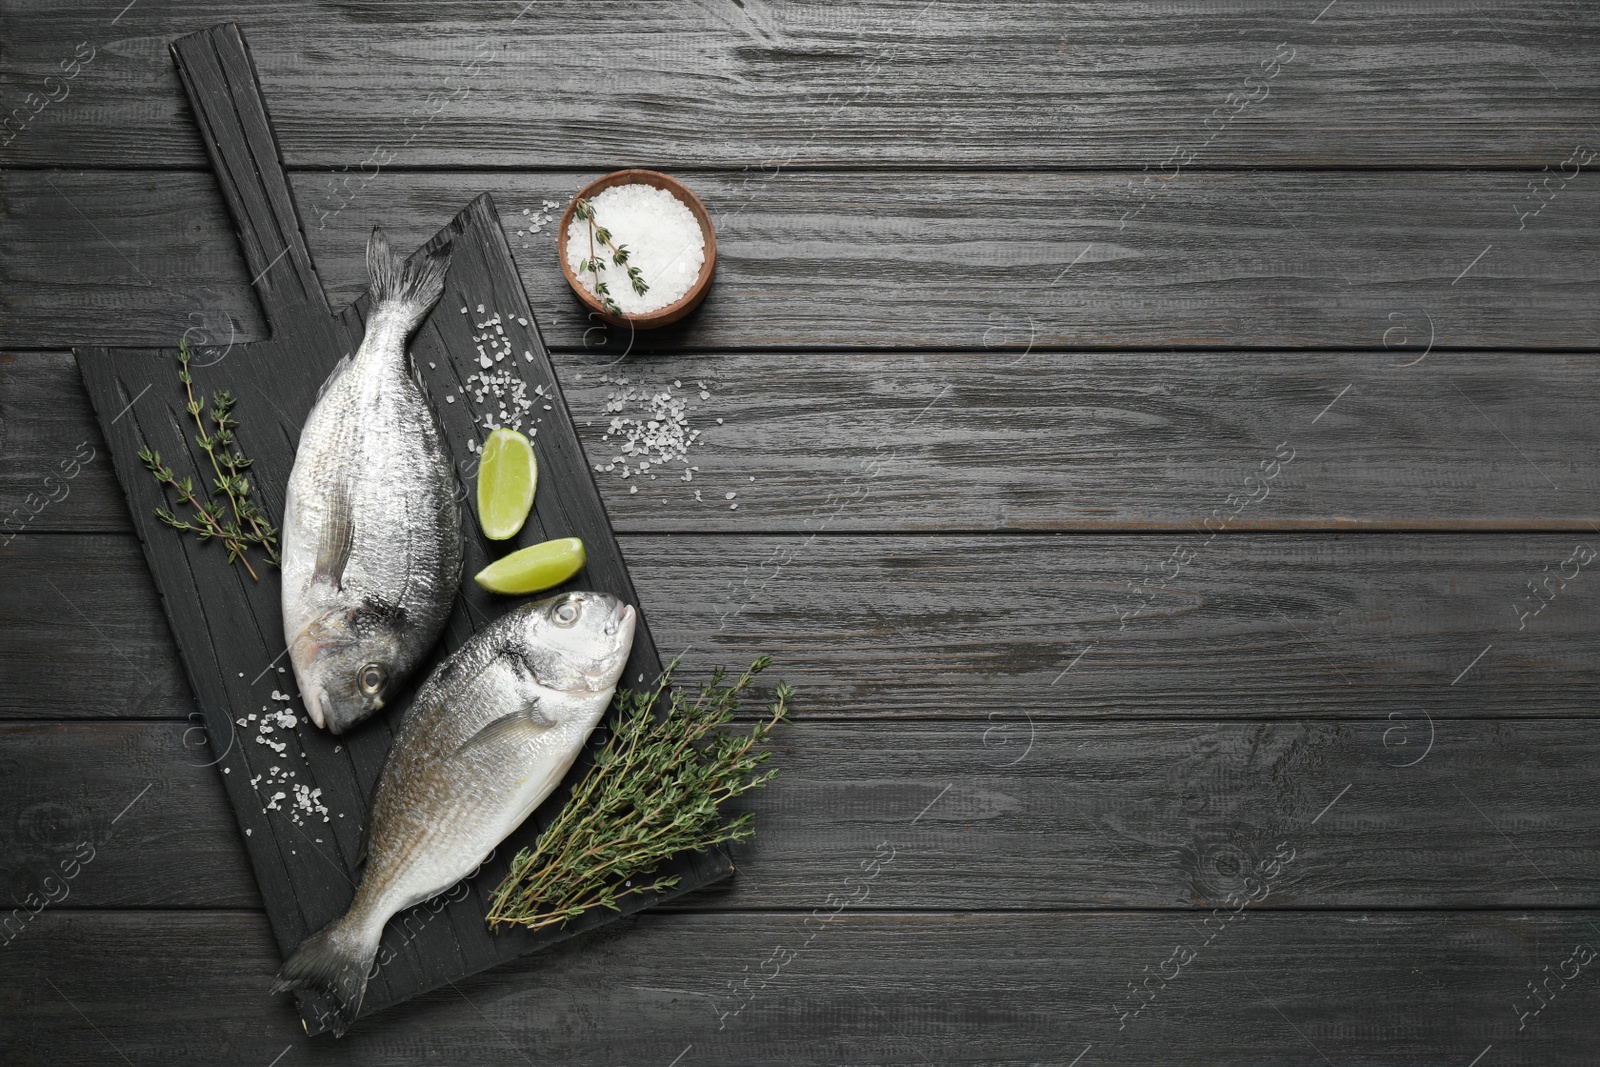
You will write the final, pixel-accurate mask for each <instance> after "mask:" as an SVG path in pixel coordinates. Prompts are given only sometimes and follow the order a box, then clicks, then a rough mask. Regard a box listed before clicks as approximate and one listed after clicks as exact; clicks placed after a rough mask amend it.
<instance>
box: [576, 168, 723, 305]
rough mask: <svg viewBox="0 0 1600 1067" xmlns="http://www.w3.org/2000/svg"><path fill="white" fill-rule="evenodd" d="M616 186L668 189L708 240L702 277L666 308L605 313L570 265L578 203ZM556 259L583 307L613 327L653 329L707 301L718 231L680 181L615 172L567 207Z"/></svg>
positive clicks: (635, 172) (643, 173)
mask: <svg viewBox="0 0 1600 1067" xmlns="http://www.w3.org/2000/svg"><path fill="white" fill-rule="evenodd" d="M614 185H649V186H653V187H655V188H657V189H665V190H666V191H667V192H669V193H671V194H672V195H673V196H675V197H677V198H678V199H679V200H681V201H683V203H684V205H685V206H686V207H688V209H689V210H690V211H691V212H692V213H693V214H694V217H695V220H696V221H697V222H699V223H700V232H701V233H703V234H705V238H706V258H705V262H704V263H702V264H701V265H700V276H699V277H698V278H696V279H695V280H694V284H693V285H691V286H690V287H689V291H688V292H687V293H684V294H683V295H682V296H681V297H679V298H678V299H677V300H674V301H673V302H672V303H670V304H668V305H667V306H666V307H664V308H657V309H656V310H655V311H650V312H646V313H644V314H641V315H626V314H625V315H621V316H617V315H613V314H611V313H610V312H608V311H606V310H605V307H604V306H603V305H602V304H601V303H600V298H599V297H597V296H595V295H594V294H593V293H591V292H589V290H587V289H585V288H584V287H583V283H582V282H580V281H578V277H577V275H575V274H574V273H573V272H572V268H571V267H570V266H569V265H568V264H567V228H568V227H569V226H570V225H571V224H572V213H573V209H574V207H575V206H576V203H577V201H578V200H580V199H583V200H587V199H589V198H590V197H592V196H594V195H596V194H597V193H599V192H601V191H602V190H605V189H609V188H611V187H612V186H614ZM556 258H557V259H559V260H560V261H561V273H562V274H564V275H566V278H567V284H568V285H570V286H572V291H573V293H575V294H577V297H578V300H579V301H581V302H582V304H583V305H584V307H586V308H588V309H589V310H590V311H592V312H594V313H595V314H596V315H599V316H600V317H601V318H602V319H604V320H605V321H606V322H609V323H611V324H612V325H613V326H631V327H633V328H634V329H636V330H653V329H655V328H656V327H658V326H665V325H667V324H668V323H672V322H677V321H678V320H679V319H681V318H683V317H684V316H685V315H687V314H689V312H691V311H693V310H694V309H695V308H697V307H699V306H700V301H702V300H704V299H705V298H706V290H707V289H709V288H711V275H712V274H713V273H714V272H715V271H716V269H717V232H716V230H714V229H712V227H711V216H710V214H709V213H707V211H706V206H705V205H704V204H702V203H701V202H700V198H699V197H698V196H695V195H694V193H692V192H690V191H689V187H688V186H686V185H684V184H683V183H682V182H680V181H679V180H678V179H676V178H674V177H672V176H670V175H667V174H662V173H661V172H660V171H657V170H639V169H632V170H618V171H612V172H611V173H610V174H607V175H606V176H605V177H603V178H596V179H595V180H594V181H592V182H590V183H589V184H588V185H585V186H584V187H583V188H582V189H580V190H578V194H577V196H574V197H573V198H572V201H571V202H569V203H568V204H567V210H566V211H564V212H562V215H561V229H560V230H559V231H558V232H557V234H556Z"/></svg>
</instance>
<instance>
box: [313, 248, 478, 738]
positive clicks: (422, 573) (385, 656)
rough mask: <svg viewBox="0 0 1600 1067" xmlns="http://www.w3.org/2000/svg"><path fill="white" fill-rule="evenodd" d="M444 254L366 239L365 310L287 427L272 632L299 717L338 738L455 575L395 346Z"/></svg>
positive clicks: (428, 627) (436, 440)
mask: <svg viewBox="0 0 1600 1067" xmlns="http://www.w3.org/2000/svg"><path fill="white" fill-rule="evenodd" d="M448 265H449V257H448V254H447V253H443V252H418V253H417V254H416V255H413V256H412V257H411V258H410V259H408V260H404V261H402V260H401V259H400V257H399V256H397V255H395V254H394V253H392V252H390V250H389V242H388V240H387V239H385V237H384V236H383V231H382V230H379V229H377V228H374V229H373V231H372V238H371V240H370V241H369V242H368V244H367V272H368V274H369V275H370V276H371V283H372V305H371V310H370V311H369V313H368V316H367V333H366V337H365V338H363V339H362V342H361V347H360V348H359V349H357V351H356V353H355V355H354V356H350V355H347V356H345V357H344V358H343V359H342V360H340V361H339V363H338V365H337V366H335V367H334V369H333V373H332V374H330V375H329V376H328V380H327V382H325V383H324V384H323V386H322V390H321V392H320V393H319V394H318V396H317V402H316V404H315V405H314V406H313V407H312V409H311V414H310V416H309V417H308V418H307V419H306V423H305V426H304V427H303V428H302V429H301V431H300V445H299V450H298V451H297V452H296V453H295V458H294V471H293V472H292V473H291V474H290V475H289V489H288V493H287V495H286V499H285V503H284V516H283V633H284V640H285V641H287V642H288V646H289V660H290V662H291V663H292V664H293V665H294V676H295V680H296V681H297V682H298V683H299V686H300V697H301V700H302V701H304V703H305V707H306V711H307V712H308V713H309V714H310V715H311V719H312V721H313V722H315V723H316V724H317V725H318V726H325V727H327V728H328V729H329V730H331V731H332V732H334V733H336V734H338V733H343V732H344V731H346V730H348V729H349V728H350V727H351V726H353V725H355V724H356V723H358V722H360V721H361V720H362V719H365V718H366V717H367V716H369V715H371V714H372V713H373V712H375V711H377V710H378V709H379V708H381V707H383V706H384V704H385V702H387V701H389V700H390V699H392V697H393V696H394V694H395V692H396V691H397V690H398V688H399V687H400V686H401V684H402V683H403V682H404V681H405V679H406V676H407V675H408V674H410V673H411V670H412V669H413V668H414V667H415V666H416V665H417V662H418V660H420V659H421V658H422V656H423V654H424V653H426V652H427V650H428V649H429V648H430V647H432V645H433V643H434V641H436V640H437V639H438V637H439V632H440V631H441V630H442V629H443V628H444V624H445V620H446V619H447V618H448V617H449V615H450V606H451V602H452V601H453V600H454V598H455V595H456V589H457V586H458V585H459V584H460V579H461V552H462V541H461V536H462V535H461V505H460V500H459V498H458V495H457V493H456V491H455V479H454V475H453V474H452V472H451V469H450V459H449V456H448V455H447V454H446V452H445V447H444V440H443V432H442V431H441V430H440V428H439V420H438V418H437V417H436V416H435V415H434V412H433V409H432V408H431V407H429V406H428V401H427V399H426V398H425V397H424V396H423V393H422V387H421V386H420V385H419V384H418V382H417V377H416V372H415V369H414V368H413V367H412V363H411V356H410V354H409V353H408V352H407V350H406V341H407V339H408V338H409V337H410V336H411V334H412V333H413V332H414V331H415V330H416V328H417V326H418V324H419V323H421V322H422V320H423V319H424V318H425V317H427V314H428V311H429V309H431V308H432V307H433V305H434V304H435V303H437V302H438V300H439V295H440V294H441V293H442V292H443V291H444V275H445V270H446V268H447V267H448Z"/></svg>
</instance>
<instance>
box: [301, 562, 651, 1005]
mask: <svg viewBox="0 0 1600 1067" xmlns="http://www.w3.org/2000/svg"><path fill="white" fill-rule="evenodd" d="M637 618H638V616H637V614H636V613H635V611H634V609H633V607H632V606H630V605H628V604H624V603H623V602H622V601H620V600H618V599H617V598H615V597H612V596H609V595H607V594H604V593H591V592H581V593H566V594H563V595H561V596H556V597H550V598H549V599H546V600H541V601H536V602H534V603H531V604H525V605H523V606H521V607H519V608H517V609H515V610H513V611H511V612H508V613H507V614H506V615H503V616H501V617H500V618H499V619H497V620H496V621H495V622H493V623H491V624H490V625H489V626H488V627H486V628H485V629H484V630H482V631H480V632H479V633H477V634H475V635H473V637H471V638H470V639H469V640H468V641H467V642H466V643H465V644H463V645H462V646H461V647H460V648H459V649H457V650H456V651H455V652H454V653H453V654H452V655H451V656H450V657H449V658H447V659H446V660H445V661H444V662H443V663H441V664H440V665H439V667H438V668H437V669H436V670H435V671H434V672H433V674H432V675H431V676H430V677H429V678H428V680H427V681H426V682H424V683H423V684H422V686H421V687H420V688H419V689H418V690H417V695H416V698H415V699H414V700H413V701H412V704H411V706H410V708H408V709H407V711H406V714H405V718H404V720H403V721H402V722H401V724H400V730H399V732H398V733H397V734H396V735H395V739H394V744H393V745H392V746H391V747H390V749H389V753H388V756H387V758H386V759H385V760H384V765H383V770H382V772H381V773H380V774H379V776H378V788H377V792H376V794H375V795H374V797H373V804H372V812H371V815H370V818H369V822H368V826H367V835H366V842H367V843H366V846H365V848H364V851H365V854H366V869H365V870H364V871H363V872H362V876H361V882H360V884H359V885H358V886H357V887H356V894H355V899H354V900H353V901H352V902H351V904H350V908H349V910H348V911H346V912H345V914H344V915H343V916H342V917H340V918H339V919H337V920H335V921H334V922H332V923H330V924H329V925H328V926H327V927H325V928H324V929H323V930H321V931H320V932H319V933H317V934H315V935H313V936H312V937H310V938H308V939H307V940H306V941H305V943H304V944H302V945H301V946H300V947H299V949H297V950H296V951H295V953H294V955H292V956H291V957H289V959H288V960H287V961H286V962H285V963H284V965H283V969H282V970H281V971H280V972H279V973H278V980H277V982H276V983H275V984H274V985H273V990H274V991H275V992H283V991H285V990H290V989H300V988H316V989H320V990H322V991H323V992H326V993H328V994H330V995H331V996H332V997H333V998H334V1000H335V1001H336V1002H337V1005H338V1008H337V1011H336V1015H335V1017H334V1018H333V1019H331V1020H330V1028H331V1029H332V1030H333V1031H334V1033H335V1034H342V1033H343V1032H344V1030H345V1028H346V1027H348V1025H349V1024H350V1022H351V1021H352V1020H353V1019H354V1018H355V1017H356V1014H357V1013H358V1012H359V1011H360V1008H361V1001H362V998H363V996H364V995H365V991H366V984H367V981H368V979H369V977H370V975H371V973H372V970H373V961H374V959H375V958H376V956H377V952H378V947H379V943H380V941H381V939H382V936H383V928H384V926H385V925H386V924H387V923H388V921H389V920H390V919H391V918H393V917H394V916H395V915H396V914H398V913H399V912H402V911H404V910H405V909H407V908H410V907H412V906H414V905H416V904H420V903H422V902H423V901H425V900H428V899H430V898H431V897H434V896H436V895H438V894H439V893H442V892H444V891H445V890H447V889H449V888H450V887H451V886H453V885H455V884H456V882H458V881H460V880H461V879H462V878H463V877H465V876H466V875H467V874H468V873H469V872H471V871H472V870H474V869H475V868H476V867H478V866H479V865H480V864H481V863H483V861H484V859H485V858H486V857H487V856H488V854H489V853H490V852H491V851H492V850H493V849H494V847H495V846H496V845H498V844H499V843H500V842H501V841H503V840H505V838H506V836H507V835H509V834H510V833H511V832H512V831H513V830H515V829H516V828H517V827H518V826H520V825H521V824H522V822H523V820H525V819H526V818H527V817H528V816H529V815H530V814H532V813H533V811H534V809H535V808H537V807H538V806H539V804H541V803H542V802H543V801H544V800H545V798H547V797H548V796H549V795H550V794H551V793H552V792H553V791H554V790H555V788H556V786H557V785H559V784H560V782H561V779H562V778H563V777H564V776H565V775H566V773H567V771H568V770H570V769H571V767H572V764H573V762H574V761H575V760H576V759H577V757H578V753H579V752H580V751H582V749H583V747H584V745H585V743H586V742H587V741H588V739H589V735H590V734H591V733H593V732H594V728H595V727H596V726H597V725H598V724H599V722H600V719H601V717H602V716H603V715H604V714H605V711H606V708H607V707H609V706H610V704H611V697H612V695H613V694H614V693H615V692H616V687H617V682H618V681H619V680H620V679H621V677H622V671H623V668H624V667H625V666H626V664H627V659H628V654H629V652H630V651H632V648H633V633H634V628H635V626H636V623H637Z"/></svg>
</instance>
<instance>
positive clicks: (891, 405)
mask: <svg viewBox="0 0 1600 1067" xmlns="http://www.w3.org/2000/svg"><path fill="white" fill-rule="evenodd" d="M1415 358H1416V356H1415V355H1414V354H1407V353H1404V352H1394V353H1388V352H1384V353H1371V352H1364V353H1322V352H1315V353H1312V352H1307V353H1287V352H1279V353H1270V354H1266V355H1265V356H1264V357H1263V356H1262V355H1258V354H1255V353H1248V354H1245V353H1221V352H1217V353H1211V352H1207V353H1185V354H1176V353H1167V352H1150V353H1109V352H1095V353H1082V354H1079V353H1042V352H1037V353H1031V354H1029V355H1028V356H1027V357H1025V358H1021V359H1019V358H1018V357H1017V356H1016V355H1013V354H1011V353H1002V352H976V353H898V354H896V353H884V352H877V353H846V352H819V353H798V352H748V353H722V354H717V353H695V352H689V353H682V354H677V355H672V356H631V357H629V358H628V359H627V360H624V361H623V362H622V363H620V364H618V365H616V366H614V367H609V368H608V367H606V366H605V363H606V362H609V361H606V360H600V359H596V358H593V357H590V356H587V355H584V354H581V353H576V352H571V353H566V354H564V355H560V356H557V357H556V358H555V366H556V373H557V375H558V377H559V378H560V381H561V385H562V387H563V392H564V394H565V396H566V398H567V403H568V406H569V407H570V409H571V411H572V413H573V417H574V420H575V425H576V427H577V430H578V435H579V439H580V440H581V441H582V444H583V448H584V450H585V452H586V453H587V455H588V457H589V459H590V460H592V461H594V462H596V463H601V464H605V463H610V462H611V461H612V460H613V459H614V458H615V457H616V456H617V455H618V451H617V449H618V442H617V439H616V438H615V437H608V436H607V434H608V433H609V432H610V428H611V418H612V417H613V415H612V413H611V412H609V411H608V410H607V405H608V404H609V403H610V397H612V396H613V395H615V394H617V393H619V392H620V391H621V390H623V389H625V388H627V387H625V386H618V385H616V384H613V383H614V382H615V381H616V380H617V379H618V378H622V377H625V378H627V379H628V380H629V383H630V385H631V386H633V387H635V388H641V389H643V390H645V391H647V392H649V393H655V392H657V391H659V390H662V389H665V390H668V391H671V392H673V393H674V394H675V395H678V396H682V397H683V398H684V399H686V400H687V402H688V404H689V406H690V407H689V415H688V417H689V425H690V426H691V427H692V428H694V429H696V430H699V431H700V432H701V433H702V437H701V438H700V439H699V441H698V443H697V444H696V446H695V447H694V448H693V449H692V450H691V452H690V454H689V459H688V461H687V462H688V463H691V464H693V465H694V466H695V467H697V468H699V470H698V473H695V474H694V475H693V476H692V477H693V481H692V482H684V481H682V477H681V474H682V469H683V465H682V464H675V465H672V466H670V467H668V468H666V469H665V470H664V471H663V473H662V475H661V476H660V477H659V478H655V479H651V478H649V477H645V478H628V479H624V478H622V477H621V475H620V473H619V472H617V471H601V472H598V473H597V474H596V478H597V481H598V483H599V486H600V491H601V495H602V497H603V499H604V501H605V506H606V512H607V514H608V515H609V516H610V518H611V522H612V525H613V526H614V527H615V528H616V529H618V530H622V531H628V532H634V533H667V532H683V533H692V532H713V531H714V532H727V533H761V532H765V533H776V532H783V533H789V532H792V531H795V530H807V531H810V530H818V529H820V530H826V531H830V532H841V531H875V532H886V531H907V532H913V531H924V532H927V531H949V530H961V531H972V530H997V531H999V530H1006V531H1016V530H1033V531H1046V530H1062V531H1082V532H1104V531H1135V530H1137V531H1150V532H1157V531H1162V532H1168V533H1171V532H1185V531H1190V530H1193V529H1195V528H1196V527H1197V526H1200V525H1201V524H1202V523H1204V521H1205V520H1206V519H1207V518H1209V517H1210V516H1211V515H1212V513H1213V511H1214V510H1215V509H1221V514H1222V515H1224V516H1230V515H1231V518H1230V520H1229V523H1228V529H1230V530H1261V529H1276V530H1306V529H1317V528H1321V529H1382V530H1440V529H1456V530H1471V529H1495V530H1526V531H1535V530H1554V529H1564V530H1570V531H1573V532H1577V533H1594V532H1595V527H1596V525H1600V509H1597V507H1596V505H1595V501H1596V499H1597V493H1600V425H1597V424H1596V422H1595V420H1594V419H1593V418H1592V417H1591V411H1590V408H1591V406H1592V400H1591V398H1592V397H1593V396H1595V395H1596V393H1600V357H1597V356H1594V355H1588V354H1582V355H1580V354H1572V355H1563V356H1555V355H1546V356H1538V357H1532V358H1529V357H1526V356H1520V355H1518V354H1516V353H1511V352H1472V353H1451V354H1450V355H1448V356H1445V355H1443V354H1439V355H1429V356H1428V357H1427V358H1425V359H1424V360H1423V361H1422V362H1421V363H1418V364H1417V365H1415V366H1411V367H1407V366H1404V365H1403V364H1404V363H1406V362H1409V361H1410V360H1411V359H1415ZM607 379H610V381H608V380H607ZM701 382H704V383H705V384H706V385H707V387H708V388H707V390H706V391H707V392H709V393H710V396H709V397H707V398H706V399H701V398H700V397H699V392H700V390H699V388H698V383H701ZM675 383H682V384H681V386H679V385H676V384H675ZM157 384H158V388H161V389H163V390H171V389H176V388H177V386H176V383H175V382H168V383H157ZM1347 387H1348V388H1347ZM241 402H242V403H243V404H244V405H245V406H246V409H247V410H248V409H251V408H253V409H254V410H255V411H257V412H260V411H261V404H260V402H259V401H255V402H253V403H252V398H250V397H249V396H248V395H247V396H245V397H243V398H241ZM642 410H643V405H640V404H637V403H630V404H628V405H627V411H626V414H627V415H628V416H629V417H637V416H638V415H639V414H640V412H641V411H642ZM269 414H270V413H269ZM245 417H246V424H247V426H248V424H249V418H250V416H249V414H247V415H246V416H245ZM719 419H720V420H722V421H721V422H719V421H718V420H719ZM0 433H3V438H0V440H3V441H4V446H5V449H6V452H7V455H8V457H9V458H8V460H7V462H6V463H5V464H3V465H0V541H3V540H4V538H5V536H6V535H9V534H14V533H17V532H21V531H74V532H77V531H85V532H86V531H104V532H122V531H126V530H128V529H129V528H130V527H129V523H128V512H127V505H126V504H124V503H123V500H122V494H121V491H120V490H119V489H118V488H117V487H116V483H115V479H114V478H113V477H112V473H111V467H110V464H109V463H108V462H107V461H106V456H105V450H104V445H103V444H101V443H100V435H99V430H98V428H96V427H95V426H94V424H93V420H92V418H91V416H90V413H89V405H88V399H87V397H86V396H85V395H84V393H83V386H82V383H81V381H80V380H79V376H78V373H77V370H76V368H75V367H74V365H73V364H72V362H71V359H70V357H68V356H65V355H59V354H55V353H11V354H5V355H0ZM1280 442H1287V443H1288V445H1289V447H1290V448H1292V449H1294V459H1293V461H1292V462H1290V463H1288V464H1284V465H1282V469H1281V470H1280V472H1279V474H1278V476H1277V477H1276V478H1274V479H1272V481H1271V484H1270V486H1269V493H1268V495H1267V496H1266V497H1261V498H1259V499H1258V500H1257V501H1255V502H1254V503H1252V504H1250V505H1248V506H1247V507H1245V508H1243V509H1242V510H1238V511H1237V512H1236V513H1235V509H1234V508H1233V507H1231V506H1229V505H1227V503H1226V502H1227V499H1228V497H1229V496H1230V495H1232V494H1235V493H1238V492H1241V491H1245V492H1249V493H1250V494H1252V495H1257V496H1259V491H1258V490H1257V488H1256V484H1255V483H1254V482H1253V481H1252V482H1250V483H1249V486H1248V488H1247V483H1246V479H1251V478H1255V477H1259V476H1260V475H1261V473H1262V466H1261V465H1262V463H1263V462H1267V461H1269V459H1270V458H1271V457H1272V456H1273V455H1274V453H1275V451H1276V448H1277V445H1278V444H1279V443H1280ZM84 455H90V456H92V458H91V460H90V461H89V462H87V463H85V464H84V465H83V468H82V471H81V473H79V474H78V475H77V477H75V478H72V479H63V478H61V477H60V474H61V470H60V466H61V464H62V462H63V461H67V460H70V459H72V458H73V457H75V456H84ZM52 475H55V476H56V482H54V483H51V484H49V485H46V479H47V478H50V477H51V476H52ZM752 479H753V480H752ZM57 483H59V484H57ZM635 486H636V487H637V489H638V491H637V492H633V491H632V489H633V487H635ZM696 491H699V492H700V498H699V499H696V497H695V493H696ZM728 492H736V493H737V494H738V497H737V501H738V503H739V507H738V509H737V510H734V509H730V508H729V507H728V506H727V505H728V504H729V503H730V501H728V500H727V499H726V498H725V494H726V493H728ZM29 494H36V496H35V498H34V499H33V500H32V501H31V502H30V500H29Z"/></svg>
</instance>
